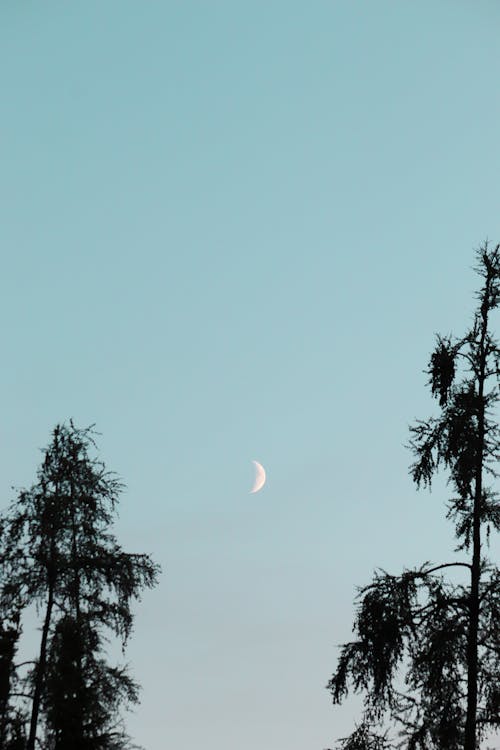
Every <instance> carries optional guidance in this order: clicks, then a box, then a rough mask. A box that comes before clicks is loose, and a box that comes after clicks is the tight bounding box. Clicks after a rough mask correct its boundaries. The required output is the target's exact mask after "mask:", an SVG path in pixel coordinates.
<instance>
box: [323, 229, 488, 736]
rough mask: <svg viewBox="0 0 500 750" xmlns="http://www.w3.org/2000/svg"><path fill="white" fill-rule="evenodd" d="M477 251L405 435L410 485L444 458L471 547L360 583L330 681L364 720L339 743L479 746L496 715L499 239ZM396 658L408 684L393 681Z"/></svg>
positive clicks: (461, 536) (462, 533)
mask: <svg viewBox="0 0 500 750" xmlns="http://www.w3.org/2000/svg"><path fill="white" fill-rule="evenodd" d="M477 261H478V265H477V267H476V270H477V272H478V273H479V274H480V276H481V278H482V280H483V284H482V287H481V289H480V291H479V292H478V295H477V297H478V301H479V306H478V309H477V310H476V312H475V314H474V319H473V324H472V327H471V329H470V330H469V331H468V332H467V333H466V335H465V336H464V337H463V338H462V339H457V340H454V339H452V337H451V336H448V337H441V336H438V337H437V343H436V347H435V350H434V352H433V353H432V356H431V358H430V363H429V368H428V370H427V371H426V372H427V373H428V374H429V376H430V379H429V385H430V386H431V392H432V395H433V396H434V397H436V398H437V399H438V402H439V407H440V416H439V417H431V418H430V419H428V420H427V421H421V420H418V421H417V422H416V424H415V425H414V426H412V427H410V431H411V436H412V437H411V441H410V445H409V447H410V448H411V449H412V451H413V453H414V455H415V461H414V463H413V464H412V466H411V469H410V471H411V475H412V478H413V480H414V481H415V483H416V485H417V487H420V486H421V485H423V486H428V487H429V488H430V487H431V481H432V477H433V476H434V474H435V473H436V472H437V471H438V470H439V469H440V468H441V466H443V467H444V468H446V469H447V470H448V472H449V483H450V484H452V486H453V488H454V491H455V495H456V496H455V497H453V498H452V499H451V500H450V501H448V511H447V518H448V519H451V520H453V522H454V524H455V535H456V538H457V539H458V540H460V543H459V545H458V546H457V547H456V549H455V552H459V551H465V552H470V551H471V552H472V556H471V560H470V561H456V562H446V563H443V564H440V565H436V566H431V564H430V563H429V562H426V563H424V564H423V565H422V566H421V567H420V568H417V569H415V570H404V571H403V573H402V574H401V575H400V576H394V575H389V574H388V573H386V572H385V571H379V572H376V573H375V576H374V580H373V582H372V583H371V584H370V585H369V586H365V587H364V588H360V589H358V591H359V594H358V597H357V600H358V601H359V604H358V607H357V614H356V619H355V623H354V627H353V630H354V631H355V632H356V633H357V636H358V638H357V640H355V641H353V642H350V643H346V644H344V645H343V646H342V649H341V653H340V657H339V660H338V665H337V669H336V672H335V673H334V675H333V676H332V678H331V680H330V682H329V683H328V686H327V687H328V689H329V690H330V691H331V693H332V697H333V702H334V704H335V703H340V702H341V701H342V700H343V699H344V698H345V697H346V695H347V694H348V687H349V683H350V684H351V686H352V687H353V689H354V691H355V692H364V693H365V699H364V713H363V721H362V723H361V725H360V727H358V728H357V729H356V731H355V732H354V733H353V734H352V735H351V737H349V738H345V739H344V740H342V741H341V747H342V748H343V750H372V749H373V750H374V749H375V748H376V749H377V750H378V748H381V749H382V748H384V749H385V748H386V747H395V746H396V747H404V748H406V750H424V748H425V750H428V749H431V750H445V748H446V750H460V749H461V748H463V750H476V749H477V747H478V743H479V742H480V741H481V739H483V738H484V736H485V734H486V732H487V731H491V730H493V729H495V728H498V727H500V678H499V675H500V572H499V570H498V568H496V567H494V566H493V565H491V564H490V563H489V562H488V560H487V559H486V558H483V557H482V556H481V544H482V540H481V531H482V529H483V528H484V527H486V534H487V541H488V543H489V538H490V532H491V529H494V530H496V531H498V530H500V503H499V502H498V500H497V493H495V492H494V491H493V489H492V488H491V487H489V486H486V484H485V479H486V475H490V476H492V477H493V478H496V477H497V476H498V475H497V473H496V472H495V470H494V468H493V464H494V463H495V462H496V461H497V460H498V458H499V457H500V453H499V449H500V441H499V435H500V430H499V428H498V425H497V424H496V423H495V421H494V418H493V414H492V409H493V406H494V405H495V404H496V403H497V401H498V399H499V396H498V377H499V375H500V350H499V348H498V346H497V343H496V341H495V339H494V338H493V336H492V335H491V331H490V320H489V314H490V312H491V311H492V310H494V309H495V308H497V307H498V305H499V303H500V245H499V246H496V247H495V248H494V249H490V248H489V246H488V243H485V244H484V245H483V246H482V247H481V248H480V249H479V250H478V251H477ZM461 363H462V364H463V367H459V365H460V364H461ZM459 370H463V378H462V380H460V381H457V373H458V371H459ZM491 378H493V379H494V381H495V384H494V387H493V388H491V389H490V390H488V381H489V380H490V379H491ZM452 567H459V568H460V567H462V568H465V569H466V570H467V571H468V574H469V575H470V583H469V584H468V585H467V586H464V585H452V584H451V583H446V582H445V580H444V579H443V574H442V571H443V570H444V569H446V568H452ZM402 667H406V676H405V686H406V688H405V690H401V689H398V684H399V683H398V678H399V677H400V676H401V672H402ZM399 682H401V680H399ZM387 718H388V719H389V720H390V721H391V722H392V723H394V724H395V725H397V726H398V728H399V732H398V736H399V737H400V738H402V739H401V740H400V741H399V743H398V744H397V745H391V744H388V742H387V740H386V737H385V735H384V736H381V735H377V734H375V733H374V732H373V731H372V729H373V727H374V726H376V725H382V724H383V723H384V721H386V720H387ZM342 743H343V744H342Z"/></svg>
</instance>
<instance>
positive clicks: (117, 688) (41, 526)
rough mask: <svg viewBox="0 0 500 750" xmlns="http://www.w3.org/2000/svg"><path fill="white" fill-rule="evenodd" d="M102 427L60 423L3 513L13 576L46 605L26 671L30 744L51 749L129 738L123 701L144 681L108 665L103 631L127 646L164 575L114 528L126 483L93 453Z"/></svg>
mask: <svg viewBox="0 0 500 750" xmlns="http://www.w3.org/2000/svg"><path fill="white" fill-rule="evenodd" d="M94 434H95V433H93V432H92V429H91V428H88V429H84V430H81V429H77V428H76V427H75V426H74V424H73V423H72V422H70V424H69V426H68V425H57V426H56V427H55V429H54V431H53V435H52V442H51V443H50V445H49V446H48V448H47V449H46V451H45V455H44V460H43V463H42V465H41V467H40V469H39V471H38V476H37V482H36V483H35V484H34V485H33V486H32V487H31V489H29V490H23V491H22V492H20V494H19V497H18V500H17V503H15V504H14V505H13V506H11V508H10V510H9V513H8V515H7V516H6V517H4V519H3V521H4V525H5V533H4V538H3V557H4V559H5V560H9V561H10V565H11V577H10V579H9V585H10V587H11V589H12V590H13V591H15V592H17V596H18V598H20V599H21V600H22V602H23V605H24V606H27V605H29V604H32V603H35V604H36V605H37V609H39V608H42V610H43V624H42V629H41V639H40V647H39V653H38V657H37V658H36V660H35V666H34V668H33V669H32V670H31V671H30V672H29V673H28V675H27V677H25V678H24V690H25V694H27V695H29V697H30V718H29V730H28V739H27V744H26V748H27V750H35V743H36V742H38V744H40V743H42V746H43V747H44V748H47V750H63V749H66V748H70V747H71V748H75V750H78V749H80V750H83V749H84V748H85V750H91V748H92V749H93V748H95V749H97V748H99V749H100V750H118V748H125V747H127V746H129V740H128V738H127V736H126V734H125V732H124V730H123V728H122V727H121V725H120V718H119V709H120V707H121V705H122V704H124V703H125V704H126V703H136V702H137V701H138V685H137V684H136V683H135V682H134V681H133V680H132V679H131V678H130V676H129V675H128V672H127V669H126V668H117V667H111V666H110V665H108V664H107V662H106V660H105V659H104V658H103V656H102V640H103V636H102V631H103V629H105V630H106V631H108V632H109V631H111V632H112V633H114V634H115V635H116V636H118V637H120V638H121V641H122V651H123V653H124V651H125V646H126V643H127V640H128V638H129V636H130V633H131V630H132V626H133V615H132V613H131V611H130V603H131V600H132V599H134V598H135V599H137V598H140V593H141V591H142V589H143V588H144V587H148V588H151V587H152V586H154V585H155V584H156V582H157V576H158V573H159V567H158V566H157V565H155V564H154V563H153V562H152V561H151V559H150V558H149V556H148V555H140V554H131V553H126V552H124V551H123V550H122V549H121V547H120V546H119V545H118V544H117V541H116V539H115V537H114V535H113V534H112V533H110V526H111V523H112V521H113V515H114V512H115V508H116V505H117V502H118V498H119V494H120V492H121V490H122V487H123V485H122V484H121V483H120V482H119V481H118V479H117V478H116V476H115V475H114V474H112V473H110V472H108V471H107V470H106V468H105V466H104V464H103V463H102V462H101V461H99V460H97V459H96V458H93V457H92V456H91V452H92V450H93V449H94V448H95V444H94V438H93V435H94ZM40 718H42V720H43V721H42V724H43V727H44V730H45V733H44V736H43V739H42V738H41V737H40V723H41V722H40ZM117 727H118V728H117Z"/></svg>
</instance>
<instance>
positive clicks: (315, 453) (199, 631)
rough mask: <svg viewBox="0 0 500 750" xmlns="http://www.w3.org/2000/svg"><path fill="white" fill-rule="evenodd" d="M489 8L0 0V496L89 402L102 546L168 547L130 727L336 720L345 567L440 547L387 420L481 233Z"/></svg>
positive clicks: (197, 733)
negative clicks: (113, 491) (112, 539)
mask: <svg viewBox="0 0 500 750" xmlns="http://www.w3.org/2000/svg"><path fill="white" fill-rule="evenodd" d="M499 23H500V4H498V3H496V2H476V3H473V2H460V1H453V2H452V1H451V0H450V1H447V0H441V2H434V1H433V2H426V1H421V2H418V3H408V2H404V3H403V2H401V3H398V2H386V1H385V0H379V2H376V3H375V2H368V1H367V2H349V1H348V0H343V1H340V0H338V1H335V0H330V1H329V2H326V1H325V2H323V1H318V2H312V3H305V2H301V3H299V2H290V0H287V1H286V2H285V1H284V0H266V2H263V1H261V0H252V2H237V1H236V2H235V1H234V0H233V1H232V2H229V0H228V1H226V2H219V1H218V0H213V1H212V2H202V1H201V0H200V1H199V2H189V0H187V1H186V0H185V1H183V2H168V0H165V1H164V2H158V1H156V2H155V1H151V2H131V0H107V1H106V2H102V1H101V0H99V1H98V0H85V2H72V3H68V2H62V1H59V2H57V1H55V0H51V1H50V2H43V3H40V2H33V1H31V2H29V1H28V2H19V1H18V0H3V1H2V3H1V5H0V91H1V92H2V93H1V96H0V164H1V169H0V212H1V220H0V239H1V245H0V247H1V258H2V268H1V273H0V308H1V314H2V321H3V325H2V367H1V369H0V391H1V393H2V394H3V397H4V398H3V400H2V421H1V425H0V440H1V444H0V445H1V450H0V483H1V497H2V498H3V500H2V501H1V504H2V506H6V505H7V504H8V502H10V500H11V499H13V493H12V491H11V489H10V487H11V485H16V486H20V485H21V486H22V485H29V484H30V483H31V482H32V481H33V480H34V478H35V470H36V467H37V465H38V463H39V460H40V453H39V449H40V448H42V447H43V446H45V445H46V444H47V442H48V440H49V437H50V430H51V429H52V428H53V426H54V425H55V423H56V422H59V421H64V420H67V419H69V418H70V417H73V418H74V420H75V422H76V423H77V424H78V425H80V426H86V425H88V424H90V423H94V422H95V423H96V426H97V429H98V430H99V431H100V432H102V438H101V439H100V448H101V455H102V457H103V459H104V460H105V461H106V463H107V465H108V467H109V468H110V469H113V470H115V471H117V472H118V473H119V474H120V475H121V476H122V477H123V479H124V481H125V482H126V484H127V491H126V492H125V494H124V495H123V498H122V503H121V506H120V518H119V521H118V522H117V526H116V533H117V536H118V538H119V541H120V542H121V543H122V544H123V546H124V548H125V549H126V550H127V551H130V552H133V551H136V552H147V553H149V554H151V555H152V557H153V559H154V560H155V561H156V562H158V563H160V564H161V565H162V567H163V575H162V577H161V581H160V585H159V586H158V587H157V588H156V589H154V590H153V591H151V592H147V593H146V595H145V596H144V599H143V601H142V603H140V604H138V605H136V607H135V611H136V612H137V617H136V627H135V633H134V635H133V637H132V641H131V644H130V647H129V650H128V652H127V659H128V660H129V661H130V664H131V667H132V672H133V674H134V676H135V678H136V679H138V681H139V682H140V683H141V684H142V686H143V690H142V694H141V698H142V704H141V705H140V706H139V707H138V708H137V710H136V713H135V714H134V715H132V716H130V717H129V718H128V722H127V723H128V728H129V730H130V733H131V734H132V736H133V738H134V739H135V740H136V741H137V742H138V743H140V744H142V745H144V746H145V747H146V748H147V750H165V748H172V750H193V749H194V748H197V747H202V748H203V750H234V748H235V747H237V748H238V750H255V748H262V750H285V748H286V750H305V748H307V749H308V750H322V748H325V747H327V746H331V745H332V743H333V742H334V740H335V738H337V737H338V736H345V735H346V734H348V733H349V732H350V731H351V728H352V727H353V723H354V720H355V719H356V718H357V717H358V715H359V714H358V712H357V703H356V700H354V701H349V702H348V703H346V704H345V706H342V707H341V708H337V707H335V708H334V707H332V706H331V705H330V696H329V694H328V692H327V691H326V690H325V689H324V686H325V684H326V682H327V681H328V679H329V677H330V675H331V673H332V671H333V669H334V667H335V664H336V658H337V654H338V650H337V649H336V648H335V644H338V643H342V642H344V641H347V640H349V638H350V637H351V624H352V618H353V597H354V595H355V587H356V585H362V584H365V583H368V582H369V581H370V580H371V576H372V571H373V569H374V568H375V567H376V566H381V567H384V568H385V569H387V570H389V571H390V572H394V573H397V572H399V571H400V570H401V569H402V567H403V566H412V565H417V564H420V563H421V562H423V561H424V560H432V561H438V562H439V561H443V560H445V559H446V560H449V559H452V558H453V546H454V539H453V529H452V527H450V526H449V525H448V524H447V522H446V521H445V520H444V515H445V506H444V500H445V498H446V497H447V496H448V491H447V489H446V488H445V485H444V481H443V483H441V484H440V483H438V484H437V485H436V491H435V492H434V493H433V494H432V495H430V494H429V493H427V492H421V493H418V494H417V493H416V492H415V490H414V488H413V486H412V484H411V480H410V478H409V476H408V471H407V469H408V464H409V463H410V460H411V456H410V455H409V453H408V451H406V450H405V448H404V447H403V444H404V443H405V442H406V441H407V439H408V424H409V423H411V422H413V420H414V418H415V417H417V416H419V417H426V416H428V415H429V414H430V413H431V412H432V410H433V409H434V407H433V404H432V403H431V399H430V396H429V394H428V392H427V390H426V388H425V380H426V377H425V375H424V374H423V373H422V370H423V369H424V368H425V366H426V364H427V361H428V356H429V353H430V351H431V349H432V346H433V342H434V338H433V336H434V332H437V331H440V332H442V333H447V332H449V331H454V332H456V333H457V334H460V333H462V331H463V329H464V328H465V326H466V325H467V324H468V323H469V322H470V319H471V312H472V309H473V305H474V300H473V294H472V293H473V291H474V289H475V288H476V287H477V284H478V280H477V277H476V276H475V274H474V273H473V271H472V270H471V266H472V264H473V251H474V249H475V248H476V247H477V246H478V245H479V244H480V243H481V242H482V241H483V240H484V239H486V238H487V237H488V238H490V239H491V240H492V241H493V242H495V241H496V242H498V241H500V210H499V209H500V205H499V198H500V189H499V184H498V177H499V174H500V141H499V138H498V123H499V122H500V99H499V80H500V46H499V43H498V29H499ZM252 459H257V460H259V461H261V462H262V463H263V465H264V466H265V467H266V470H267V474H268V482H267V484H266V486H265V487H264V489H263V490H262V491H261V492H260V493H258V494H256V495H249V494H248V491H249V489H250V487H251V483H252V463H251V460H252ZM389 517H390V518H391V519H392V528H391V527H390V525H389V523H388V520H387V519H388V518H389ZM491 556H492V559H493V560H495V561H496V562H497V563H498V562H500V553H499V546H498V539H497V540H494V541H493V547H492V552H491Z"/></svg>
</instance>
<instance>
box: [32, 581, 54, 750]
mask: <svg viewBox="0 0 500 750" xmlns="http://www.w3.org/2000/svg"><path fill="white" fill-rule="evenodd" d="M53 605H54V583H53V582H52V581H51V582H50V584H49V598H48V600H47V609H46V611H45V621H44V623H43V630H42V642H41V644H40V658H39V660H38V664H37V667H36V677H35V690H34V693H33V705H32V709H31V721H30V733H29V737H28V743H27V745H26V750H35V741H36V728H37V723H38V714H39V711H40V702H41V697H42V687H43V680H44V677H45V667H46V664H47V640H48V635H49V627H50V619H51V616H52V607H53Z"/></svg>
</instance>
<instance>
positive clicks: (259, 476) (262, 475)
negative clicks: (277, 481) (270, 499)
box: [250, 461, 266, 495]
mask: <svg viewBox="0 0 500 750" xmlns="http://www.w3.org/2000/svg"><path fill="white" fill-rule="evenodd" d="M252 463H253V464H254V466H255V481H254V483H253V487H252V489H251V490H250V494H251V495H252V494H254V493H255V492H258V491H259V490H261V489H262V488H263V486H264V484H265V482H266V472H265V470H264V467H263V466H262V464H259V462H258V461H252Z"/></svg>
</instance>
